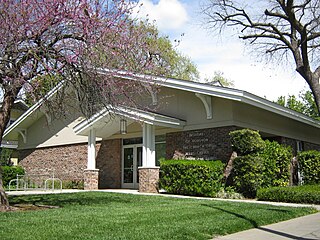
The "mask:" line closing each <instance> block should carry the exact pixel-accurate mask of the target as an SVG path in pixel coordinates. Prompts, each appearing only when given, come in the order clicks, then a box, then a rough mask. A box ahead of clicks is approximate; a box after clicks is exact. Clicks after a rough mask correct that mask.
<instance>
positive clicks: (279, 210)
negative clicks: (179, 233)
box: [202, 204, 314, 240]
mask: <svg viewBox="0 0 320 240" xmlns="http://www.w3.org/2000/svg"><path fill="white" fill-rule="evenodd" d="M202 206H205V207H210V208H213V209H216V210H219V211H221V212H225V213H228V214H231V215H233V216H236V217H238V218H241V219H244V220H246V221H248V222H249V223H250V224H251V225H252V227H254V228H257V229H259V230H261V231H265V232H269V233H272V234H274V235H278V236H282V237H286V238H288V239H299V240H314V238H303V237H299V236H295V235H292V234H289V233H285V232H280V231H277V230H274V229H269V228H266V227H259V225H258V223H257V222H256V221H254V220H252V219H250V218H247V217H246V216H244V215H242V214H239V213H235V212H232V211H229V210H226V209H223V208H219V207H215V206H210V205H207V204H202ZM268 210H272V211H278V212H289V211H288V210H283V209H275V208H269V209H268Z"/></svg>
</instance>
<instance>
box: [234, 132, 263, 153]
mask: <svg viewBox="0 0 320 240" xmlns="http://www.w3.org/2000/svg"><path fill="white" fill-rule="evenodd" d="M229 135H230V137H231V145H232V148H233V150H234V151H236V152H237V153H238V155H242V156H243V155H247V154H251V153H256V152H259V151H261V150H263V149H264V148H265V143H264V141H263V140H262V138H261V136H260V134H259V132H258V131H254V130H250V129H242V130H236V131H232V132H230V133H229Z"/></svg>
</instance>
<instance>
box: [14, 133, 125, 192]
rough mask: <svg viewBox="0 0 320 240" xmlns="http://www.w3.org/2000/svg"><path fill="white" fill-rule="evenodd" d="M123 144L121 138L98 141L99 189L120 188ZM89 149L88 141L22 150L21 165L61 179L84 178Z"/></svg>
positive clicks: (28, 169)
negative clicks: (85, 142)
mask: <svg viewBox="0 0 320 240" xmlns="http://www.w3.org/2000/svg"><path fill="white" fill-rule="evenodd" d="M121 147H122V145H121V139H115V140H106V141H102V142H101V143H97V145H96V152H97V159H96V168H97V169H99V188H120V187H121ZM87 152H88V147H87V144H75V145H66V146H57V147H51V148H40V149H27V150H21V151H20V152H19V158H20V162H19V164H20V165H21V166H22V167H24V169H25V171H26V173H27V174H29V175H43V174H46V175H48V176H52V174H54V176H55V177H57V178H60V179H61V180H62V181H83V180H84V178H85V176H84V170H85V169H86V168H87Z"/></svg>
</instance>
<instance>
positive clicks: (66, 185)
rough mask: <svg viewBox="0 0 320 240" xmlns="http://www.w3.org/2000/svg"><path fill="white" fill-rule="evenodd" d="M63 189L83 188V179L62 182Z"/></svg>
mask: <svg viewBox="0 0 320 240" xmlns="http://www.w3.org/2000/svg"><path fill="white" fill-rule="evenodd" d="M62 188H63V189H84V181H83V180H72V181H71V180H70V181H63V182H62Z"/></svg>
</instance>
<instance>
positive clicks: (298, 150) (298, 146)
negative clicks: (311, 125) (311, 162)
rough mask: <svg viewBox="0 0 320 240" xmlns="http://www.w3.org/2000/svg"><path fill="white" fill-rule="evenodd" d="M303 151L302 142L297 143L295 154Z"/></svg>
mask: <svg viewBox="0 0 320 240" xmlns="http://www.w3.org/2000/svg"><path fill="white" fill-rule="evenodd" d="M301 151H303V142H302V141H297V153H298V152H301Z"/></svg>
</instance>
